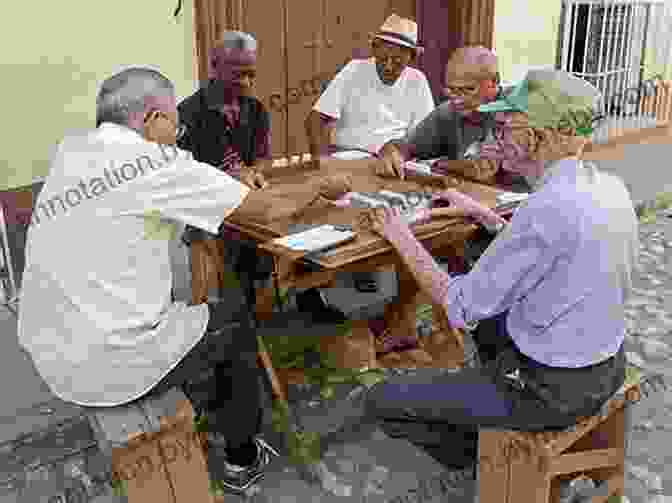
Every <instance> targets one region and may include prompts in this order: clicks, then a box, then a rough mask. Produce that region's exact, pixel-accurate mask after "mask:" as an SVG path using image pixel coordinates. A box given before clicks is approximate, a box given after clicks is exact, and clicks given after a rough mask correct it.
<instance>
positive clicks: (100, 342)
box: [18, 123, 249, 406]
mask: <svg viewBox="0 0 672 503" xmlns="http://www.w3.org/2000/svg"><path fill="white" fill-rule="evenodd" d="M248 192H249V189H248V188H247V187H245V186H244V185H242V184H241V183H239V182H238V181H236V180H235V179H233V178H231V177H230V176H228V175H226V174H224V173H222V172H220V171H218V170H217V169H216V168H214V167H212V166H210V165H208V164H204V163H200V162H196V161H195V160H193V157H192V156H191V154H190V153H188V152H185V151H182V150H179V149H177V148H173V147H163V148H162V147H160V146H159V145H158V144H156V143H151V142H147V141H145V140H144V139H143V138H142V137H141V136H140V135H139V134H137V133H136V132H134V131H132V130H130V129H127V128H124V127H121V126H117V125H114V124H109V123H105V124H103V125H101V126H100V127H99V128H98V129H97V130H95V131H93V132H90V133H88V134H85V135H81V136H73V137H69V138H66V139H65V140H64V141H63V142H62V143H61V144H60V145H59V148H58V150H57V153H56V155H55V157H54V159H53V161H52V165H51V169H50V172H49V175H48V177H47V180H46V183H45V185H44V188H43V189H42V192H41V193H40V196H39V199H38V201H37V204H36V207H35V212H34V214H33V223H32V225H31V227H30V229H29V231H28V239H27V245H26V269H25V273H24V280H23V293H22V299H21V310H20V312H19V323H18V336H19V341H20V343H21V345H22V346H23V347H24V348H25V349H26V350H27V351H28V352H29V353H30V354H31V356H32V358H33V361H34V363H35V366H36V368H37V370H38V372H39V374H40V375H41V376H42V378H43V379H44V380H45V381H46V383H47V385H48V386H49V388H50V389H51V390H52V392H53V393H54V394H55V395H56V396H58V397H59V398H61V399H63V400H66V401H70V402H74V403H77V404H80V405H88V406H113V405H119V404H123V403H126V402H129V401H132V400H134V399H136V398H139V397H140V396H142V395H143V394H145V393H146V392H147V391H148V390H149V389H150V388H151V387H152V386H154V385H155V384H156V383H157V382H158V381H159V380H160V379H161V378H162V377H164V376H165V375H166V374H167V373H168V372H169V371H170V370H171V369H172V368H173V367H175V365H177V363H178V362H179V361H180V360H181V359H182V358H183V357H184V356H185V354H186V353H187V352H188V351H189V350H190V349H191V348H192V347H193V346H194V345H195V344H196V343H197V342H198V341H199V340H200V339H201V337H202V336H203V334H204V332H205V328H206V326H207V323H208V309H207V306H206V305H205V304H202V305H197V306H187V305H185V304H184V303H175V304H173V303H171V298H170V293H171V285H172V272H171V266H170V255H169V243H170V239H171V238H172V237H173V236H172V235H171V231H172V230H174V227H175V223H182V224H190V225H192V226H195V227H198V228H201V229H204V230H206V231H209V232H212V233H216V232H217V231H218V228H219V226H220V224H221V223H222V221H223V219H224V218H225V217H226V216H227V215H229V214H230V213H231V212H232V211H233V210H234V209H235V208H236V207H238V206H239V205H240V203H241V202H242V201H243V199H244V198H245V197H246V195H247V193H248ZM77 194H79V196H78V195H77Z"/></svg>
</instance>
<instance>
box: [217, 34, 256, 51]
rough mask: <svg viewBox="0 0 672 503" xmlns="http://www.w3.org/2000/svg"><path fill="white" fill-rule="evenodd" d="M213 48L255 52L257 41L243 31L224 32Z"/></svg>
mask: <svg viewBox="0 0 672 503" xmlns="http://www.w3.org/2000/svg"><path fill="white" fill-rule="evenodd" d="M215 46H216V47H217V48H222V49H234V50H243V51H256V50H257V39H255V38H254V37H253V36H252V35H250V34H249V33H245V32H243V31H225V32H224V33H222V36H221V37H220V38H219V40H218V41H217V44H215Z"/></svg>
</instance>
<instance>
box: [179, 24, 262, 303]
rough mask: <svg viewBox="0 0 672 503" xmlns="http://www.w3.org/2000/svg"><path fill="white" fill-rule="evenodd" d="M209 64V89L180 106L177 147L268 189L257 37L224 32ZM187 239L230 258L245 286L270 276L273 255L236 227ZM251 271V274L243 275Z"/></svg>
mask: <svg viewBox="0 0 672 503" xmlns="http://www.w3.org/2000/svg"><path fill="white" fill-rule="evenodd" d="M210 65H211V68H210V75H211V79H210V81H209V83H208V85H207V87H205V88H203V89H200V90H199V91H197V92H196V93H195V94H193V95H192V96H190V97H188V98H186V99H185V100H184V101H182V103H180V104H179V106H178V110H179V113H180V121H181V123H182V131H181V133H182V134H181V136H180V138H179V139H178V146H179V147H180V148H182V149H184V150H188V151H190V152H191V153H192V154H193V155H194V159H196V160H197V161H201V162H207V163H208V164H212V165H213V166H216V167H217V168H219V169H220V170H222V171H224V172H226V173H228V174H229V175H231V176H233V177H235V178H237V179H239V180H241V181H242V182H243V183H245V184H246V185H248V186H249V187H251V188H253V189H258V188H264V187H266V186H267V183H266V182H265V180H264V177H263V174H262V172H263V170H262V167H263V166H262V164H263V162H264V161H266V160H269V159H270V158H271V125H270V116H269V113H268V111H267V110H266V108H265V107H264V105H263V104H262V103H261V102H260V101H259V100H258V99H257V98H255V97H254V83H255V79H256V75H257V68H256V65H257V41H256V40H255V39H254V37H252V35H250V34H247V33H243V32H239V31H226V32H224V33H223V34H222V36H221V38H220V40H219V41H218V42H217V43H216V44H215V46H214V48H213V49H212V51H211V53H210ZM222 238H223V239H222ZM184 240H185V242H187V243H189V244H190V243H191V242H193V241H205V243H206V246H207V248H206V249H207V250H208V251H209V252H210V253H211V254H212V255H214V259H215V262H216V263H218V264H220V265H221V266H222V267H224V266H225V264H224V262H226V266H229V267H232V268H233V269H234V271H235V273H237V274H238V276H239V279H247V281H244V284H246V285H247V284H249V283H250V281H249V279H252V280H254V279H259V280H265V279H266V280H267V279H268V278H270V274H271V271H272V268H273V265H272V261H271V260H270V257H264V256H259V257H258V256H257V253H256V248H255V246H254V244H253V243H248V242H245V241H243V240H242V239H241V236H240V234H239V233H238V232H236V231H235V230H234V229H233V228H228V229H227V231H226V233H225V234H224V236H222V237H220V238H216V237H215V236H212V235H208V233H206V232H203V231H202V230H199V229H196V228H194V227H189V228H187V231H186V233H185V236H184ZM223 255H225V256H223ZM247 275H251V276H252V277H251V278H241V276H247ZM224 277H225V276H224V269H221V270H220V271H219V274H218V275H217V276H216V279H218V282H219V283H221V282H222V280H223V278H224ZM231 291H238V290H231ZM227 293H230V292H221V291H220V292H218V294H217V296H216V297H215V296H213V295H212V294H210V296H209V298H211V299H213V300H216V299H217V298H223V297H226V294H227Z"/></svg>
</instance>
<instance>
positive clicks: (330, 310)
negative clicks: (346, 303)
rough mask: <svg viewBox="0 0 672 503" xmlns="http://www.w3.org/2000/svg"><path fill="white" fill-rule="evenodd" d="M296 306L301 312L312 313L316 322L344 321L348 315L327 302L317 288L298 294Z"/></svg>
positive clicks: (335, 322) (334, 322)
mask: <svg viewBox="0 0 672 503" xmlns="http://www.w3.org/2000/svg"><path fill="white" fill-rule="evenodd" d="M296 307H297V308H298V309H299V312H301V313H306V314H310V315H311V317H312V319H313V322H314V323H333V324H337V323H344V322H345V321H347V319H348V318H347V316H345V314H343V312H341V311H340V310H339V309H336V308H335V307H333V306H330V305H329V304H327V303H326V302H325V301H324V300H323V299H322V296H321V295H320V292H319V291H318V290H317V289H316V288H311V289H309V290H306V291H305V292H301V293H297V294H296Z"/></svg>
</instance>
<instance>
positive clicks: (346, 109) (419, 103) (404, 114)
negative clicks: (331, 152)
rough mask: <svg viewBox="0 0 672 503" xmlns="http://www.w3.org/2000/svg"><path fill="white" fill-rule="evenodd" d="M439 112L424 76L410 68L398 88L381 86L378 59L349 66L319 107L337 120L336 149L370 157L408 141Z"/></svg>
mask: <svg viewBox="0 0 672 503" xmlns="http://www.w3.org/2000/svg"><path fill="white" fill-rule="evenodd" d="M433 109H434V98H433V97H432V93H431V90H430V87H429V83H428V81H427V77H425V75H424V73H422V72H421V71H420V70H417V69H415V68H412V67H406V68H405V69H404V71H403V72H402V74H401V76H400V77H399V78H398V79H397V81H396V82H395V83H394V84H393V85H387V84H384V83H383V82H381V80H380V77H379V76H378V73H377V71H376V64H375V61H374V59H373V58H369V59H364V60H352V61H350V62H349V63H348V64H347V65H345V67H344V68H343V69H342V70H341V71H340V72H338V74H336V76H335V77H334V79H333V80H332V81H331V82H330V83H329V86H328V87H327V89H326V90H325V91H324V93H322V95H321V96H320V98H319V99H318V100H317V103H316V104H315V106H314V107H313V110H316V111H317V112H319V113H321V114H322V115H326V116H329V117H332V118H334V119H336V122H335V123H334V126H335V139H336V145H338V146H339V147H344V148H358V149H364V150H367V151H369V152H377V151H378V150H379V149H380V148H381V147H382V146H383V145H384V144H385V143H387V142H388V141H390V140H394V139H400V138H403V137H404V136H405V135H406V134H407V132H408V131H409V130H410V129H412V128H413V127H414V126H415V125H416V124H418V123H419V122H420V121H422V120H423V119H424V118H425V117H426V116H427V115H428V114H429V113H430V112H431V111H432V110H433Z"/></svg>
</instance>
